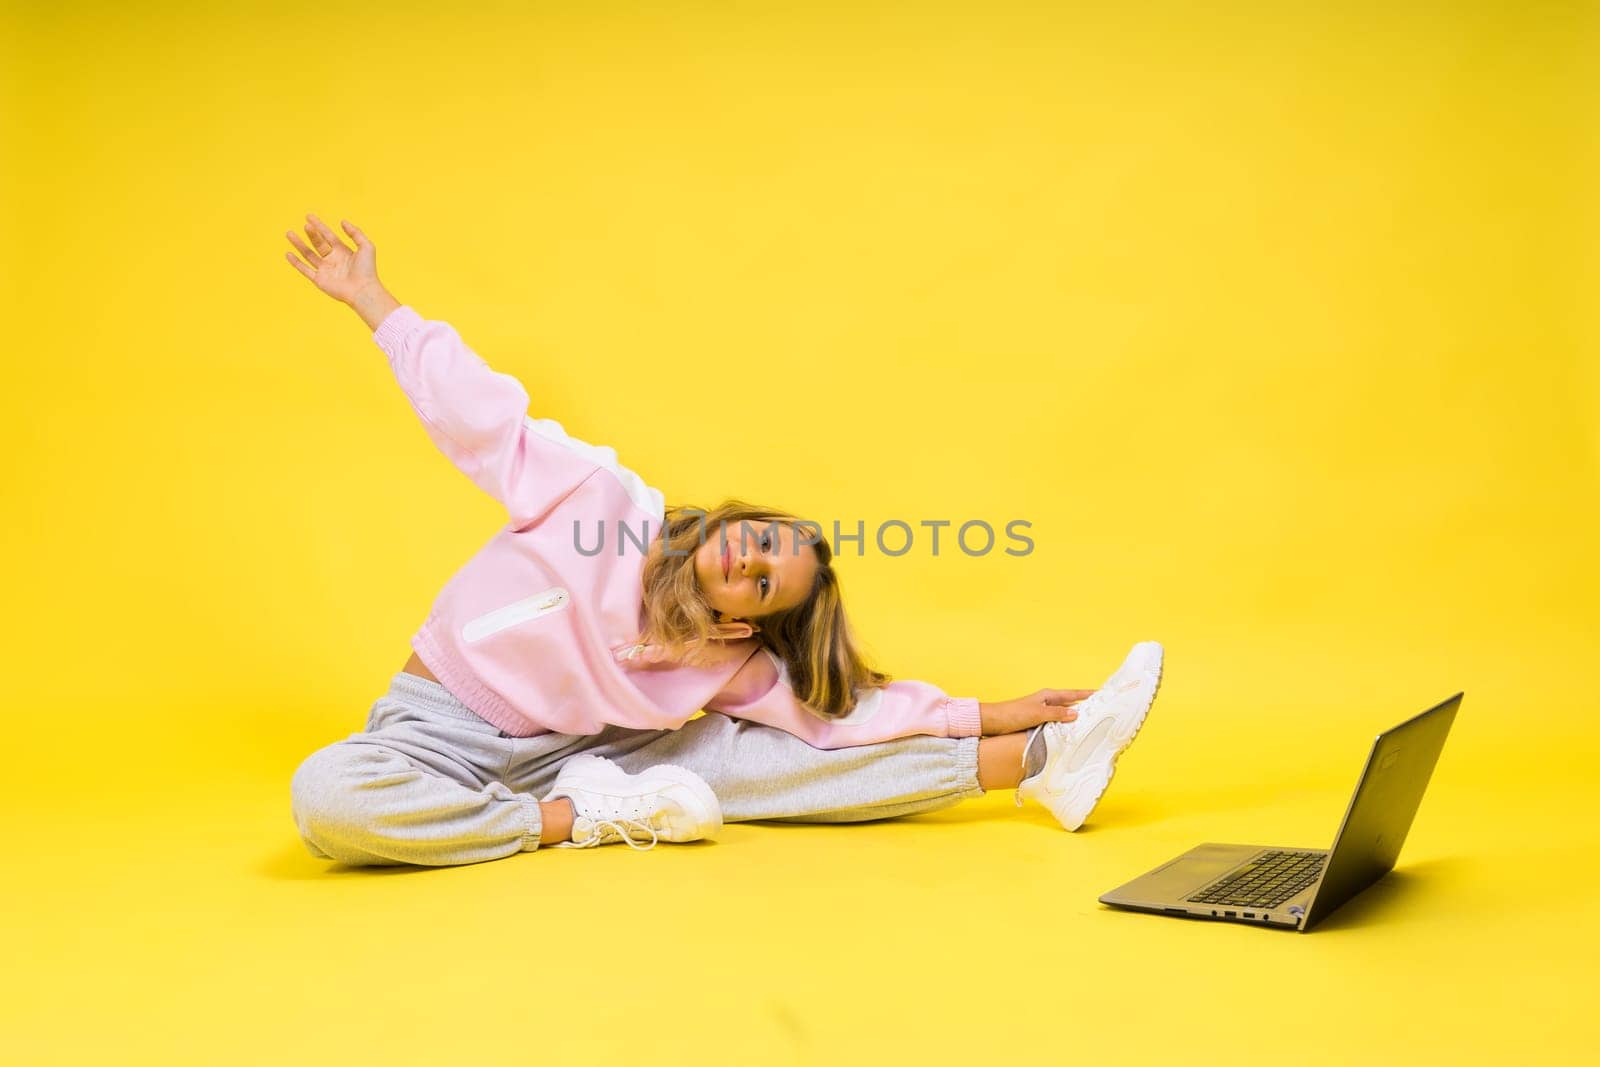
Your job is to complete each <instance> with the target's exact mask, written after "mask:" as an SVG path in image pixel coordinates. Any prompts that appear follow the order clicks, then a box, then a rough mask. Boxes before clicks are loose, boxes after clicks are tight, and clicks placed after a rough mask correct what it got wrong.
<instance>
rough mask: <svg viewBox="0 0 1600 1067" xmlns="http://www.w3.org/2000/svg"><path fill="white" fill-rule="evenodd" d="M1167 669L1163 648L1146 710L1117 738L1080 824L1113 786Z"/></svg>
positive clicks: (1152, 704) (1159, 689)
mask: <svg viewBox="0 0 1600 1067" xmlns="http://www.w3.org/2000/svg"><path fill="white" fill-rule="evenodd" d="M1166 670H1167V656H1166V650H1165V649H1163V650H1162V653H1161V656H1160V657H1159V658H1158V659H1157V660H1156V684H1155V686H1154V687H1153V688H1151V690H1150V699H1149V701H1148V702H1146V704H1145V706H1144V710H1143V711H1141V712H1139V717H1138V718H1136V719H1134V720H1133V729H1132V730H1129V731H1128V732H1127V734H1126V735H1125V736H1123V737H1121V738H1119V739H1117V741H1116V744H1115V745H1114V746H1113V747H1112V750H1111V761H1110V763H1109V764H1107V765H1106V779H1105V781H1103V782H1101V783H1100V788H1099V789H1097V790H1095V794H1094V796H1093V797H1091V798H1090V799H1089V810H1088V811H1086V812H1084V814H1083V819H1081V820H1079V822H1078V826H1082V825H1083V824H1084V822H1086V821H1087V820H1088V818H1089V815H1090V814H1091V813H1092V812H1093V811H1094V808H1095V805H1097V804H1099V803H1100V798H1101V797H1103V796H1105V793H1106V790H1107V789H1109V788H1110V787H1111V779H1112V777H1113V776H1114V775H1115V774H1116V773H1117V759H1118V757H1120V756H1121V755H1122V754H1123V753H1124V752H1126V751H1127V750H1128V746H1129V745H1131V744H1133V739H1134V738H1136V737H1138V736H1139V731H1140V730H1142V729H1143V728H1144V721H1145V720H1146V719H1148V718H1149V717H1150V709H1151V708H1153V707H1155V706H1156V696H1157V695H1158V694H1159V693H1160V692H1161V676H1162V675H1163V674H1165V673H1166Z"/></svg>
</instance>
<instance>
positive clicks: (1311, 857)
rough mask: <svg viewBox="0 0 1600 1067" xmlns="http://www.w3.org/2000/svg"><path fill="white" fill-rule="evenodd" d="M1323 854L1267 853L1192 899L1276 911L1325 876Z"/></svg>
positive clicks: (1207, 902)
mask: <svg viewBox="0 0 1600 1067" xmlns="http://www.w3.org/2000/svg"><path fill="white" fill-rule="evenodd" d="M1327 858H1328V857H1327V856H1326V855H1324V854H1322V853H1320V852H1263V853H1261V854H1260V855H1259V856H1256V857H1255V858H1254V859H1252V860H1251V861H1250V862H1249V863H1247V864H1245V865H1244V866H1243V867H1240V868H1238V869H1237V870H1233V871H1229V872H1228V873H1227V874H1225V875H1223V877H1222V878H1221V879H1219V880H1218V881H1215V882H1213V883H1211V884H1210V885H1208V886H1206V887H1205V888H1204V889H1202V890H1200V892H1198V893H1196V894H1194V895H1193V896H1191V897H1189V901H1190V902H1191V903H1194V904H1231V905H1235V906H1243V907H1246V908H1275V907H1277V906H1278V905H1279V904H1282V903H1283V902H1284V901H1286V900H1288V899H1289V898H1290V897H1292V896H1294V895H1295V894H1296V893H1298V892H1300V891H1301V890H1303V889H1305V888H1306V886H1308V885H1310V884H1311V883H1312V882H1315V881H1316V880H1317V878H1318V877H1319V876H1320V875H1321V874H1322V864H1323V862H1324V861H1325V860H1326V859H1327Z"/></svg>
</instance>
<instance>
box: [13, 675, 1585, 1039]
mask: <svg viewBox="0 0 1600 1067" xmlns="http://www.w3.org/2000/svg"><path fill="white" fill-rule="evenodd" d="M1191 689H1192V687H1189V686H1186V685H1185V684H1184V683H1183V680H1182V678H1181V676H1178V677H1176V678H1170V679H1169V681H1168V682H1167V684H1166V685H1165V686H1164V688H1163V692H1162V696H1161V698H1160V699H1159V700H1158V703H1157V708H1156V710H1155V711H1153V712H1152V716H1151V719H1150V720H1149V722H1148V723H1147V725H1146V727H1145V729H1144V731H1143V732H1142V733H1141V735H1140V737H1139V738H1138V740H1137V741H1136V742H1135V745H1134V746H1133V747H1132V748H1131V749H1130V750H1129V751H1128V753H1127V755H1126V756H1125V758H1124V760H1123V762H1122V765H1121V768H1120V770H1119V772H1118V775H1117V777H1116V779H1115V781H1114V783H1113V786H1112V789H1111V790H1110V791H1109V792H1108V793H1107V795H1106V797H1105V799H1104V800H1103V801H1102V803H1101V806H1100V808H1099V809H1098V810H1097V812H1096V813H1095V816H1094V817H1093V819H1092V820H1091V822H1090V823H1089V824H1088V826H1086V827H1085V828H1084V829H1083V830H1082V831H1080V832H1078V833H1076V834H1068V833H1066V832H1065V831H1063V830H1061V829H1059V827H1057V826H1056V825H1055V824H1054V823H1053V822H1052V821H1051V819H1050V817H1049V815H1048V814H1047V813H1046V812H1044V811H1043V810H1042V809H1040V808H1037V807H1034V806H1031V805H1030V806H1029V807H1027V808H1024V809H1021V810H1018V809H1016V808H1015V807H1013V806H1012V800H1011V794H1010V793H1009V792H1007V793H1004V794H1000V793H991V794H990V795H988V796H987V797H984V798H982V799H979V800H975V801H971V802H968V803H966V804H964V805H961V806H958V807H956V808H952V809H949V810H947V811H944V812H939V813H933V814H929V815H924V816H918V817H914V818H909V819H903V820H897V821H890V822H884V823H877V824H868V825H856V826H793V825H783V824H734V825H730V826H728V827H727V828H726V829H725V831H724V834H723V836H722V837H721V838H720V839H719V840H717V841H715V842H705V843H697V844H691V845H677V846H670V845H660V846H657V847H656V848H655V849H654V850H652V851H649V852H642V853H640V852H634V851H631V850H629V849H627V848H626V847H625V846H621V845H619V846H615V847H608V848H604V849H597V850H593V851H583V852H578V851H572V850H551V851H547V852H543V853H536V854H531V855H523V856H518V857H515V858H512V859H509V860H504V861H496V862H493V863H487V864H480V865H476V866H472V867H463V868H451V869H440V870H426V869H419V868H407V869H402V870H387V871H370V870H361V869H351V868H341V867H335V866H332V865H329V864H326V863H324V862H322V861H317V860H313V859H312V858H310V857H309V856H308V855H306V854H305V853H304V852H303V851H302V849H301V847H300V845H299V844H298V840H297V838H296V837H295V836H294V832H293V827H292V824H291V822H290V819H289V815H288V810H287V776H288V774H289V772H290V771H291V770H292V768H293V763H294V761H295V759H296V755H295V751H294V750H295V746H296V745H297V744H302V743H303V745H304V746H307V747H310V746H312V745H314V744H315V743H320V741H322V740H326V739H327V738H326V737H323V736H322V733H323V732H324V731H323V730H322V727H323V726H326V725H330V724H331V722H332V720H331V718H329V719H322V718H321V717H316V716H313V719H315V720H316V722H315V723H314V722H302V723H295V724H292V725H293V726H294V727H295V728H294V729H291V730H290V731H288V732H287V733H285V734H284V735H280V736H277V737H274V738H272V739H270V740H269V741H260V740H255V739H251V738H248V737H242V736H241V737H239V738H236V739H233V740H232V741H229V740H226V739H224V740H223V741H221V742H220V747H221V749H222V750H223V751H227V750H228V749H229V748H230V747H231V748H234V749H235V750H236V751H235V765H233V766H218V765H214V766H210V767H203V769H201V770H199V771H196V772H195V773H193V774H192V775H190V776H188V777H186V778H185V780H183V781H181V782H179V781H174V780H171V778H169V779H168V780H165V781H163V780H162V779H161V777H160V776H157V775H154V774H151V773H147V772H146V771H144V770H141V769H139V768H138V767H137V766H136V765H135V764H131V763H125V762H121V761H118V760H106V759H104V758H92V759H85V760H83V761H80V762H63V763H62V764H61V765H60V766H58V767H55V768H53V769H46V765H45V764H33V765H28V764H27V763H26V762H24V763H23V765H21V766H20V767H18V768H17V776H16V777H14V778H13V779H12V782H11V785H12V786H13V787H14V788H15V790H16V791H17V795H16V797H14V798H10V799H8V803H7V808H8V809H9V812H8V814H9V816H10V817H9V818H8V819H7V826H6V840H7V842H8V850H9V851H10V853H11V856H12V861H11V862H10V863H9V864H8V869H9V871H10V874H9V875H8V881H10V882H11V889H12V891H14V892H15V893H16V895H15V896H14V897H13V898H12V901H11V904H10V905H9V906H8V907H7V909H6V915H5V929H4V934H5V943H6V945H7V946H8V948H7V955H8V957H9V959H10V963H9V965H8V971H9V977H8V979H7V983H6V984H7V988H6V990H5V996H4V1000H3V1003H4V1012H5V1026H4V1034H5V1038H4V1041H5V1046H6V1048H7V1049H8V1050H9V1054H8V1056H7V1059H8V1060H9V1061H10V1062H26V1063H36V1062H37V1063H57V1062H60V1063H68V1062H88V1061H90V1060H104V1061H105V1062H138V1063H223V1062H227V1063H282V1062H284V1061H286V1060H296V1061H306V1062H316V1063H338V1062H344V1063H362V1062H379V1061H387V1062H401V1063H423V1062H439V1061H440V1060H441V1059H443V1058H448V1059H450V1060H452V1061H459V1060H465V1059H474V1058H478V1057H492V1058H494V1059H496V1060H505V1059H507V1058H511V1057H515V1058H517V1059H518V1060H521V1061H526V1062H555V1063H580V1062H619V1063H620V1062H629V1063H646V1062H652V1063H653V1062H699V1063H748V1062H763V1063H766V1062H771V1063H817V1064H822V1063H837V1062H846V1063H868V1062H872V1063H882V1062H932V1063H952V1064H955V1063H977V1062H996V1061H1001V1060H1004V1061H1012V1062H1015V1058H1019V1057H1023V1056H1025V1055H1033V1054H1039V1055H1042V1056H1043V1057H1045V1061H1046V1062H1076V1061H1080V1060H1081V1061H1089V1062H1157V1061H1158V1060H1161V1059H1165V1058H1171V1057H1175V1056H1178V1055H1189V1054H1191V1053H1193V1054H1194V1055H1195V1056H1196V1058H1198V1059H1200V1060H1202V1061H1207V1062H1209V1061H1216V1062H1222V1061H1226V1060H1232V1059H1234V1058H1235V1057H1236V1056H1237V1055H1238V1052H1237V1050H1238V1049H1239V1048H1241V1047H1243V1048H1244V1049H1246V1050H1247V1053H1246V1058H1247V1059H1249V1058H1250V1057H1251V1056H1252V1055H1254V1053H1253V1052H1250V1051H1249V1050H1256V1051H1259V1050H1260V1049H1262V1048H1264V1047H1271V1046H1272V1045H1273V1044H1274V1043H1287V1044H1289V1045H1290V1046H1292V1047H1293V1048H1294V1050H1295V1053H1294V1055H1295V1058H1296V1059H1297V1060H1299V1061H1302V1062H1314V1063H1350V1062H1384V1063H1408V1062H1409V1063H1414V1062H1425V1061H1432V1062H1443V1061H1445V1060H1447V1059H1455V1057H1462V1058H1463V1059H1455V1062H1474V1061H1475V1060H1476V1059H1477V1058H1485V1059H1490V1060H1496V1061H1497V1060H1499V1059H1501V1058H1502V1057H1512V1058H1526V1059H1528V1060H1529V1062H1563V1061H1576V1060H1578V1059H1580V1058H1582V1057H1583V1055H1584V1054H1585V1052H1586V1050H1588V1049H1589V1048H1590V1043H1591V1042H1592V1040H1593V1038H1594V1028H1593V1025H1592V1023H1591V1022H1590V1015H1589V1011H1590V1003H1589V1001H1590V995H1591V993H1592V986H1593V983H1592V978H1593V967H1592V954H1593V950H1594V947H1595V944H1596V939H1595V933H1596V929H1595V927H1596V920H1595V917H1594V912H1593V909H1592V906H1591V903H1592V892H1591V891H1590V890H1591V885H1592V878H1593V874H1594V872H1595V862H1594V859H1593V857H1594V855H1595V852H1596V847H1597V845H1600V840H1597V838H1600V834H1597V831H1596V829H1595V827H1594V824H1593V813H1594V798H1595V789H1594V786H1593V785H1592V774H1591V771H1590V768H1591V767H1592V765H1593V760H1592V755H1593V752H1592V745H1591V746H1588V747H1587V748H1585V746H1584V744H1583V743H1582V742H1575V743H1574V744H1562V745H1554V746H1551V747H1550V748H1549V749H1548V750H1546V751H1544V752H1542V753H1541V752H1538V751H1537V749H1538V748H1539V742H1538V740H1537V738H1535V737H1529V736H1524V735H1519V734H1518V733H1516V731H1515V729H1514V726H1508V725H1507V724H1514V723H1515V721H1516V720H1517V719H1518V718H1521V717H1526V716H1527V715H1528V714H1529V712H1530V711H1532V710H1533V709H1530V708H1523V707H1518V706H1517V705H1516V704H1515V703H1514V702H1505V703H1502V704H1499V705H1497V706H1492V707H1491V706H1489V704H1488V701H1486V700H1476V701H1475V700H1474V699H1473V694H1472V693H1471V692H1469V693H1468V694H1467V698H1466V699H1465V700H1464V702H1463V705H1462V709H1461V713H1460V716H1459V718H1458V722H1457V727H1456V730H1455V731H1454V733H1453V735H1452V737H1451V738H1450V740H1449V742H1448V744H1447V746H1446V749H1445V752H1444V754H1443V756H1442V758H1441V760H1440V763H1439V766H1438V769H1437V771H1436V774H1435V778H1434V780H1433V783H1432V786H1431V787H1430V789H1429V791H1428V793H1427V795H1426V797H1425V798H1424V803H1423V807H1422V810H1421V812H1420V814H1419V816H1418V818H1417V822H1416V824H1415V826H1414V827H1413V830H1412V834H1411V837H1410V839H1409V840H1408V841H1407V843H1406V846H1405V849H1404V851H1403V853H1402V855H1401V858H1400V864H1399V867H1398V869H1397V870H1396V871H1395V872H1393V873H1392V874H1391V875H1389V876H1388V877H1387V878H1385V879H1384V880H1383V881H1382V882H1380V883H1379V884H1378V885H1377V886H1375V887H1374V888H1373V889H1371V890H1369V891H1368V892H1367V893H1366V894H1364V895H1363V896H1361V897H1358V898H1357V899H1356V900H1355V901H1353V902H1351V903H1350V904H1348V905H1346V906H1345V907H1344V908H1343V909H1341V910H1340V911H1338V912H1336V913H1335V914H1334V915H1333V916H1332V917H1330V918H1329V919H1328V920H1327V921H1326V922H1325V923H1323V924H1322V925H1321V926H1320V927H1319V928H1318V929H1316V930H1314V931H1313V932H1311V933H1308V934H1295V933H1287V932H1278V931H1271V930H1264V929H1257V928H1253V927H1245V926H1237V925H1231V924H1221V923H1208V922H1191V921H1180V920H1166V919H1161V918H1157V917H1153V916H1144V915H1138V914H1130V913H1122V912H1117V911H1113V910H1110V909H1107V908H1104V907H1102V906H1101V905H1100V904H1098V903H1097V901H1096V897H1097V895H1098V894H1099V893H1101V892H1103V891H1105V890H1106V889H1109V888H1111V887H1113V886H1115V885H1117V884H1119V883H1120V882H1121V881H1122V880H1124V879H1125V878H1127V877H1128V876H1131V875H1133V874H1137V873H1139V872H1141V871H1143V870H1145V869H1146V868H1148V867H1150V866H1153V865H1154V864H1155V863H1157V862H1159V861H1161V860H1163V859H1166V858H1168V857H1169V856H1171V855H1173V854H1175V853H1176V852H1178V851H1181V850H1182V849H1184V848H1187V847H1188V846H1190V845H1192V844H1196V843H1199V842H1200V841H1203V840H1219V841H1241V842H1259V843H1265V844H1287V845H1311V846H1326V844H1327V843H1328V841H1329V839H1330V838H1331V835H1332V833H1333V830H1334V828H1335V826H1336V824H1337V821H1338V819H1339V817H1340V815H1341V813H1342V811H1343V807H1344V804H1345V802H1346V800H1347V798H1348V793H1349V790H1350V788H1351V787H1352V785H1353V783H1354V780H1355V777H1356V775H1357V773H1358V771H1359V768H1360V765H1361V761H1362V759H1363V758H1364V756H1365V752H1366V746H1367V745H1368V743H1369V742H1370V740H1371V735H1372V734H1373V733H1374V732H1375V731H1376V729H1378V728H1381V727H1382V726H1384V725H1389V724H1392V721H1397V720H1398V719H1399V718H1400V717H1402V716H1404V715H1405V714H1407V713H1409V712H1411V711H1413V710H1420V708H1416V709H1413V708H1411V707H1409V706H1408V707H1389V708H1387V709H1385V708H1380V707H1376V706H1362V707H1360V708H1354V709H1351V710H1349V711H1348V713H1347V718H1346V719H1345V720H1344V721H1337V720H1336V719H1335V718H1333V717H1329V716H1311V717H1301V718H1298V719H1296V722H1297V725H1296V726H1294V727H1293V732H1295V733H1297V734H1298V735H1300V739H1301V741H1300V744H1299V745H1297V746H1291V745H1288V744H1286V743H1284V742H1283V741H1282V739H1281V737H1276V738H1275V737H1271V736H1269V734H1270V731H1268V730H1267V729H1265V728H1263V727H1264V725H1265V719H1266V716H1265V714H1264V712H1262V711H1261V710H1260V709H1255V710H1250V709H1244V710H1240V709H1237V708H1235V709H1232V710H1230V709H1228V708H1225V707H1220V706H1217V705H1216V704H1206V703H1204V702H1201V701H1199V700H1196V699H1194V698H1193V697H1192V694H1191ZM1438 695H1439V696H1440V697H1443V696H1446V695H1448V694H1445V693H1440V694H1438ZM319 724H320V725H319ZM1508 731H1509V732H1508ZM339 732H340V731H337V730H336V731H334V734H335V735H337V734H338V733H339ZM297 734H305V736H303V737H297V736H296V735H297ZM312 735H316V736H312ZM83 740H84V741H85V742H86V744H85V747H84V750H83V751H84V752H85V754H86V755H87V754H89V753H90V752H91V751H94V750H92V749H90V748H89V747H88V744H87V742H88V741H89V738H88V737H87V736H85V737H84V739H83ZM101 740H102V742H103V741H104V740H105V738H104V736H103V735H102V737H101ZM138 746H139V742H138V741H137V740H136V739H134V738H132V737H129V738H126V739H124V740H123V742H122V747H120V748H119V749H118V751H121V752H122V753H124V754H125V755H130V756H131V755H132V754H133V753H136V752H137V751H138ZM196 754H197V755H198V753H196ZM175 777H176V776H175V775H174V776H172V778H175ZM24 790H31V791H33V792H31V793H30V795H29V797H27V798H24V797H23V791H24ZM29 799H31V800H33V801H34V802H35V803H36V805H37V810H39V811H40V812H41V813H42V812H44V811H45V807H46V805H47V806H48V808H49V809H50V810H49V812H48V814H47V815H46V817H43V818H40V819H38V820H27V819H22V818H18V817H16V816H17V814H18V812H17V808H16V803H17V802H18V801H25V800H29ZM41 800H43V803H39V802H40V801H41ZM19 887H20V891H18V890H19ZM1213 990H1214V991H1216V994H1217V995H1216V996H1215V997H1213V996H1212V995H1210V994H1209V992H1208V991H1213ZM1241 1041H1242V1042H1244V1044H1243V1045H1242V1046H1241V1045H1239V1044H1238V1043H1239V1042H1241ZM1263 1043H1265V1044H1263ZM595 1057H601V1058H600V1059H598V1060H597V1059H596V1058H595Z"/></svg>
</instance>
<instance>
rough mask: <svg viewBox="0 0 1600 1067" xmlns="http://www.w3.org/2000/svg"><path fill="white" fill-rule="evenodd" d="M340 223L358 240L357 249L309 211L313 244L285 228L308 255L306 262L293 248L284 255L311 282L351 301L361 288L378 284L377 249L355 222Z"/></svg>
mask: <svg viewBox="0 0 1600 1067" xmlns="http://www.w3.org/2000/svg"><path fill="white" fill-rule="evenodd" d="M341 225H342V226H343V227H344V228H345V232H346V233H348V234H349V235H350V240H352V241H354V242H355V246H356V247H355V251H353V252H352V251H351V250H350V248H349V246H347V245H346V244H345V243H344V242H343V241H341V240H339V237H338V235H336V234H335V233H334V232H333V231H332V230H330V229H328V227H326V226H324V225H323V224H322V220H321V219H319V218H317V217H316V216H315V215H307V216H306V236H307V237H308V238H310V240H311V244H312V246H313V247H312V248H307V247H306V246H305V243H304V242H302V241H301V240H300V238H299V237H297V236H296V235H295V232H294V231H293V230H288V231H285V235H286V236H287V237H288V238H289V243H290V244H292V245H294V246H295V248H296V249H298V250H299V252H300V254H301V255H302V256H304V257H305V262H301V261H300V260H299V259H296V258H295V254H294V253H293V252H285V253H284V255H285V256H287V257H288V259H289V262H290V263H291V264H293V266H294V268H295V269H296V270H298V271H299V272H300V273H301V274H304V275H305V276H306V277H307V278H309V279H310V280H311V284H312V285H315V286H316V287H317V288H318V289H321V290H322V291H323V292H324V293H327V294H328V295H329V296H331V297H333V298H334V299H335V300H338V301H340V302H341V303H345V304H348V303H350V302H351V301H352V300H354V299H355V297H356V294H357V293H359V292H361V290H363V289H365V288H367V287H368V286H371V285H377V284H378V249H377V247H376V246H374V245H373V243H372V241H371V240H370V239H369V238H368V237H367V235H366V234H364V233H362V232H361V231H360V230H359V229H357V228H356V225H355V223H353V222H351V221H349V220H348V219H346V220H345V221H344V222H342V223H341Z"/></svg>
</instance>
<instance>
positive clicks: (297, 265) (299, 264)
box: [283, 252, 317, 281]
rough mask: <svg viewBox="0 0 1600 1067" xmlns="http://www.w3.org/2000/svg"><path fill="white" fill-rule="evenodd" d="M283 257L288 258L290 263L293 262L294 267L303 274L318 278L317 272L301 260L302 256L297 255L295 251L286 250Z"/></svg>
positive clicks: (312, 278) (313, 278)
mask: <svg viewBox="0 0 1600 1067" xmlns="http://www.w3.org/2000/svg"><path fill="white" fill-rule="evenodd" d="M283 258H284V259H287V260H288V261H289V262H290V263H293V264H294V269H295V270H297V271H299V272H300V273H301V274H304V275H305V276H306V277H307V278H310V279H311V280H312V281H316V280H317V272H316V271H314V270H312V269H311V268H310V267H308V266H306V265H305V264H304V263H303V262H301V260H300V257H299V256H297V255H295V254H294V253H293V252H285V253H284V254H283Z"/></svg>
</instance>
